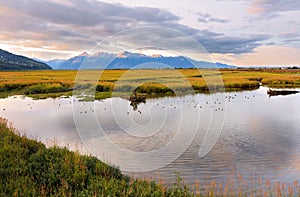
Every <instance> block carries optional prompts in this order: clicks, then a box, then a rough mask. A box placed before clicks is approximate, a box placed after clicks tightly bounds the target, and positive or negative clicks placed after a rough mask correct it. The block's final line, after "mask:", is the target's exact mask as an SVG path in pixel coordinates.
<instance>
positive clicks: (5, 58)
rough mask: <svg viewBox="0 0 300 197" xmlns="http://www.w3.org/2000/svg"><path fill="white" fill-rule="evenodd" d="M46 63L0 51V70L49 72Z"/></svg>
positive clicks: (49, 68)
mask: <svg viewBox="0 0 300 197" xmlns="http://www.w3.org/2000/svg"><path fill="white" fill-rule="evenodd" d="M51 69H52V68H51V67H50V66H48V65H47V64H46V63H43V62H40V61H36V60H33V59H30V58H28V57H24V56H21V55H15V54H13V53H10V52H8V51H5V50H2V49H0V70H51Z"/></svg>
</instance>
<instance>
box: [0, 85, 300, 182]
mask: <svg viewBox="0 0 300 197" xmlns="http://www.w3.org/2000/svg"><path fill="white" fill-rule="evenodd" d="M299 101H300V94H292V95H284V96H274V97H269V96H268V95H267V88H265V87H260V88H259V89H257V90H253V91H243V92H230V93H215V94H211V95H209V94H195V95H186V96H181V97H163V98H155V99H147V101H146V102H145V103H141V104H139V105H138V106H137V109H134V108H133V107H132V105H130V102H129V101H128V100H126V99H123V98H119V97H115V98H110V99H105V100H101V101H94V102H87V101H85V102H80V101H79V100H78V99H77V98H75V97H69V98H58V99H50V98H49V99H44V100H32V99H30V98H27V97H23V96H13V97H9V98H5V99H1V100H0V116H1V117H4V118H7V119H8V120H9V121H11V122H12V123H13V125H14V126H15V127H16V128H18V130H19V131H21V132H23V133H25V134H26V135H28V136H30V137H31V138H35V139H38V140H40V141H42V142H43V143H45V144H46V145H49V146H51V145H53V144H54V143H55V144H57V145H60V146H67V147H68V148H69V149H71V150H79V151H80V152H82V153H85V154H92V155H95V156H97V157H98V158H99V159H101V160H103V161H105V162H108V163H112V164H114V165H116V166H119V167H120V168H121V170H122V171H123V172H125V173H127V174H129V175H131V176H138V177H148V178H149V179H156V180H163V182H164V183H165V184H167V185H169V184H171V183H173V182H174V181H175V173H174V172H175V171H177V172H180V176H181V177H182V178H183V179H184V180H185V183H187V184H194V183H195V181H196V180H217V182H226V181H227V179H228V175H229V174H231V173H232V172H235V173H238V174H240V175H241V176H243V177H244V179H246V180H250V177H256V178H257V177H261V178H262V179H268V180H270V181H271V182H273V181H280V182H285V183H292V182H293V181H295V180H300V103H299Z"/></svg>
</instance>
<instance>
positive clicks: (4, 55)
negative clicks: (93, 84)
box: [0, 49, 235, 70]
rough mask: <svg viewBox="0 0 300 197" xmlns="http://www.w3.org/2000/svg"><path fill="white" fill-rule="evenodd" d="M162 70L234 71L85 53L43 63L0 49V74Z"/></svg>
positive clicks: (184, 61)
mask: <svg viewBox="0 0 300 197" xmlns="http://www.w3.org/2000/svg"><path fill="white" fill-rule="evenodd" d="M163 68H235V66H232V65H227V64H222V63H215V64H214V63H211V62H205V61H196V60H193V59H191V58H187V57H184V56H162V55H145V54H141V53H131V52H127V51H125V52H123V53H119V54H113V53H105V52H99V53H96V54H93V55H90V54H88V53H86V52H84V53H82V54H80V55H78V56H75V57H72V58H70V59H67V60H63V59H54V60H49V61H43V60H39V59H36V58H32V59H31V58H28V57H25V56H20V55H15V54H13V53H10V52H8V51H4V50H1V49H0V70H49V69H55V70H79V69H163Z"/></svg>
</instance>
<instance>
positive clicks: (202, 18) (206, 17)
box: [196, 12, 229, 23]
mask: <svg viewBox="0 0 300 197" xmlns="http://www.w3.org/2000/svg"><path fill="white" fill-rule="evenodd" d="M196 14H197V15H198V16H199V17H198V19H197V20H198V21H199V22H201V23H211V22H212V23H228V22H229V20H227V19H222V18H215V17H212V16H211V15H210V14H207V13H201V12H198V13H196Z"/></svg>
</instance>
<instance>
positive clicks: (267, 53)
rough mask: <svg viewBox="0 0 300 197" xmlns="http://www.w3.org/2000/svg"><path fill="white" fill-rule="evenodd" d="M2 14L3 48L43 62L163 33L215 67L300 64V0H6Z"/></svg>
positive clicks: (0, 35)
mask: <svg viewBox="0 0 300 197" xmlns="http://www.w3.org/2000/svg"><path fill="white" fill-rule="evenodd" d="M0 14H1V20H0V48H1V49H4V50H7V51H10V52H13V53H16V54H21V55H25V56H28V57H36V58H39V59H43V60H50V59H67V58H70V57H73V56H75V55H78V54H80V53H82V52H83V51H88V52H89V51H90V49H92V48H94V47H95V42H96V41H98V40H99V39H105V38H107V37H109V36H112V35H114V34H116V33H118V32H120V31H124V30H128V29H132V28H142V27H147V26H158V27H160V26H161V27H167V28H173V29H175V30H177V31H180V32H182V33H184V34H186V35H187V36H191V37H192V38H194V39H195V40H197V41H198V42H199V43H200V44H201V45H203V46H204V47H205V49H206V50H207V51H208V52H209V53H210V55H211V57H212V58H213V59H214V61H217V62H223V63H227V64H233V65H247V66H248V65H300V20H299V18H300V1H299V0H201V1H199V0H186V1H182V0H171V1H167V0H151V1H148V0H101V1H97V0H29V1H28V0H16V1H1V4H0ZM164 36H165V35H163V34H162V35H157V36H156V37H155V39H161V40H163V39H164ZM178 39H179V38H178ZM137 40H138V39H135V38H132V40H130V43H131V44H135V45H137V46H138V42H137ZM149 42H150V41H149ZM174 44H178V45H179V47H180V42H177V40H176V38H174Z"/></svg>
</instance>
